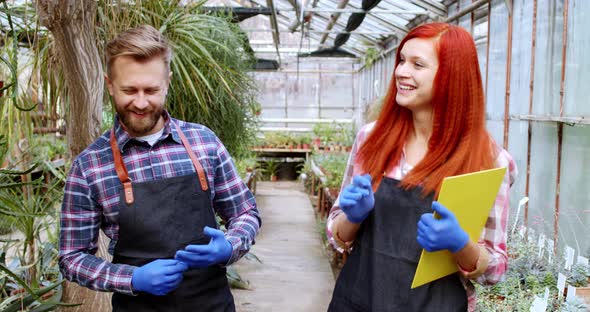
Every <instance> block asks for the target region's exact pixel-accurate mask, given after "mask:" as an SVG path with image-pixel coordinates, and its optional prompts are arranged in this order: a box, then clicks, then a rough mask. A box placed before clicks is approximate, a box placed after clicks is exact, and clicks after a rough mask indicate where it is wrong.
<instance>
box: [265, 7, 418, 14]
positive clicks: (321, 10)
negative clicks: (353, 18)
mask: <svg viewBox="0 0 590 312" xmlns="http://www.w3.org/2000/svg"><path fill="white" fill-rule="evenodd" d="M277 11H279V12H293V11H295V10H294V9H278V10H277ZM305 11H306V12H312V13H366V14H368V15H373V14H414V15H422V14H428V13H429V12H428V11H426V10H413V11H412V10H401V9H400V10H378V9H372V10H370V11H365V10H363V9H331V8H310V9H307V10H305Z"/></svg>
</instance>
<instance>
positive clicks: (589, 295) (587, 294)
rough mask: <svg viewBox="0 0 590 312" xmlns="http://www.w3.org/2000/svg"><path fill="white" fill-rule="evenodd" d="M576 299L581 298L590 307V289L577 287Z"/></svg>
mask: <svg viewBox="0 0 590 312" xmlns="http://www.w3.org/2000/svg"><path fill="white" fill-rule="evenodd" d="M576 297H580V299H582V300H584V303H586V304H587V305H590V287H576Z"/></svg>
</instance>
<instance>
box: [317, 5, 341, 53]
mask: <svg viewBox="0 0 590 312" xmlns="http://www.w3.org/2000/svg"><path fill="white" fill-rule="evenodd" d="M347 4H348V0H341V1H340V2H339V3H338V6H337V8H338V9H344V7H346V5H347ZM340 14H341V13H335V14H332V16H331V17H330V22H328V25H326V29H324V30H325V31H330V30H332V27H334V25H335V24H336V22H337V21H338V19H339V18H340ZM318 16H319V15H318ZM326 39H328V33H327V32H326V33H324V34H322V38H321V39H320V44H324V42H326Z"/></svg>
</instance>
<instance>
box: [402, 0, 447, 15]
mask: <svg viewBox="0 0 590 312" xmlns="http://www.w3.org/2000/svg"><path fill="white" fill-rule="evenodd" d="M404 2H406V3H407V2H408V1H404ZM410 3H411V4H413V5H415V6H419V7H421V8H424V9H426V10H427V11H429V12H432V13H434V14H436V15H438V16H445V15H447V7H446V6H445V5H444V4H442V3H440V2H435V1H432V0H412V1H410Z"/></svg>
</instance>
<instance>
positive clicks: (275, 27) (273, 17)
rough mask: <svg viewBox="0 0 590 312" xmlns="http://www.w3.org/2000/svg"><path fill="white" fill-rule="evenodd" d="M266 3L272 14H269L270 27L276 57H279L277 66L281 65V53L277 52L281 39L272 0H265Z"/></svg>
mask: <svg viewBox="0 0 590 312" xmlns="http://www.w3.org/2000/svg"><path fill="white" fill-rule="evenodd" d="M266 5H267V7H268V8H270V9H271V11H272V14H271V16H270V28H272V29H273V32H272V39H273V41H274V43H275V49H276V51H277V57H278V58H279V66H280V65H281V53H279V44H281V39H280V36H279V25H278V24H277V12H276V10H275V8H274V4H273V0H266Z"/></svg>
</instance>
